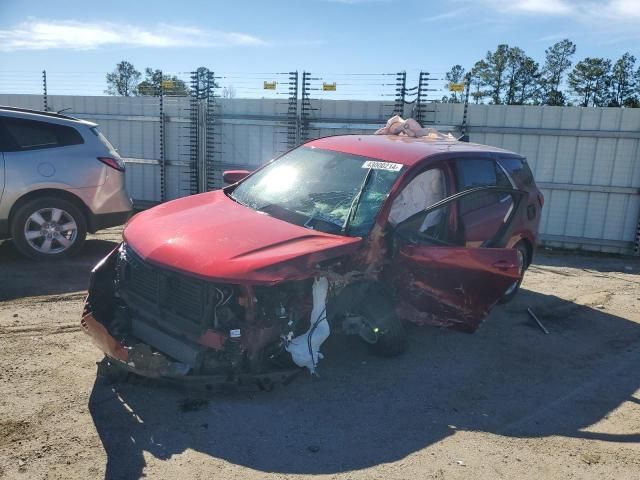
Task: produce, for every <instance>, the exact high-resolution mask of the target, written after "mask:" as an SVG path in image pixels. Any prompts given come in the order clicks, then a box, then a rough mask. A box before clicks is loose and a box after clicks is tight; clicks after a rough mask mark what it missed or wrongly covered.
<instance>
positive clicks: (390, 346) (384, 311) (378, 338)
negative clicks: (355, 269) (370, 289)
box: [354, 294, 407, 357]
mask: <svg viewBox="0 0 640 480" xmlns="http://www.w3.org/2000/svg"><path fill="white" fill-rule="evenodd" d="M354 310H355V311H354V313H356V314H357V315H360V316H361V317H362V320H363V323H364V325H365V329H366V330H368V331H366V332H362V333H361V334H360V336H361V337H362V338H363V339H364V340H365V341H366V342H367V343H368V344H369V345H370V346H371V349H372V351H373V352H374V353H375V354H376V355H380V356H381V357H397V356H398V355H401V354H402V353H404V351H405V350H406V349H407V333H406V331H405V329H404V326H403V325H402V321H401V320H400V319H399V318H398V317H397V315H396V313H395V310H394V308H393V303H392V302H391V301H390V300H389V299H387V298H386V297H385V296H382V295H378V296H374V295H373V294H370V295H367V296H366V297H365V299H364V301H363V302H362V304H361V305H358V307H357V308H355V309H354Z"/></svg>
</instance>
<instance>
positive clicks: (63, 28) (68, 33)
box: [0, 19, 266, 51]
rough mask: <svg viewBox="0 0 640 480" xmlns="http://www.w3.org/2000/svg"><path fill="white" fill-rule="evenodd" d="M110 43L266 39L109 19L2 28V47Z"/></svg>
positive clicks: (211, 43)
mask: <svg viewBox="0 0 640 480" xmlns="http://www.w3.org/2000/svg"><path fill="white" fill-rule="evenodd" d="M109 45H118V46H129V47H153V48H162V47H225V46H260V45H266V42H265V41H264V40H262V39H260V38H258V37H255V36H253V35H249V34H247V33H239V32H223V31H218V30H203V29H200V28H195V27H185V26H179V25H170V24H159V25H157V26H155V27H154V28H143V27H139V26H136V25H125V24H115V23H109V22H78V21H75V20H62V21H58V20H37V19H29V20H27V21H26V22H22V23H19V24H17V25H15V26H13V27H11V28H7V29H0V50H4V51H12V50H45V49H51V48H62V49H72V50H91V49H95V48H99V47H105V46H109Z"/></svg>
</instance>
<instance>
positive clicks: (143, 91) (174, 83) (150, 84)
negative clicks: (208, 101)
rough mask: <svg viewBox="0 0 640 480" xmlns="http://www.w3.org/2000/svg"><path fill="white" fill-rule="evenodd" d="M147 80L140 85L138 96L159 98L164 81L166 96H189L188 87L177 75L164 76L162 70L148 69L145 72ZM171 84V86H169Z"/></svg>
mask: <svg viewBox="0 0 640 480" xmlns="http://www.w3.org/2000/svg"><path fill="white" fill-rule="evenodd" d="M144 73H145V76H146V78H145V79H144V80H143V81H142V82H140V83H139V84H138V94H139V95H144V96H157V95H159V94H160V88H161V86H162V82H163V81H164V83H165V87H164V89H163V93H164V94H165V95H175V96H186V95H188V94H189V90H188V89H187V85H186V84H185V82H184V81H183V80H180V79H179V78H178V77H176V76H175V75H163V74H162V71H161V70H158V69H156V70H154V69H152V68H149V67H147V68H146V69H145V71H144ZM167 84H169V85H167Z"/></svg>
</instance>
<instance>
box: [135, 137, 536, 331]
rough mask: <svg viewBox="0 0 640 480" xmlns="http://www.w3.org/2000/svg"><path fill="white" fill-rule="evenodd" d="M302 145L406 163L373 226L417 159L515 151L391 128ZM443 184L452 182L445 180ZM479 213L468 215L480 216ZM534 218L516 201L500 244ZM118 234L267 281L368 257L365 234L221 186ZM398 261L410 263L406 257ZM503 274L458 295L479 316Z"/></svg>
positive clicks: (527, 234) (144, 248) (525, 233)
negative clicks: (258, 206) (259, 206)
mask: <svg viewBox="0 0 640 480" xmlns="http://www.w3.org/2000/svg"><path fill="white" fill-rule="evenodd" d="M305 146H307V147H311V148H321V149H325V150H334V151H339V152H344V153H350V154H355V155H362V156H366V157H370V158H375V159H379V160H383V161H392V162H396V163H402V164H403V165H406V166H407V167H409V168H406V169H404V171H403V173H402V175H401V176H400V178H399V179H398V181H397V182H396V183H395V185H394V186H393V188H392V189H391V192H390V194H389V198H388V199H387V201H386V202H385V203H384V205H383V207H382V208H381V211H380V214H379V215H378V218H377V221H376V224H377V226H378V227H379V228H382V227H383V226H384V225H385V223H386V218H387V216H388V213H389V209H390V206H391V204H392V203H393V200H394V199H395V197H396V196H397V195H398V194H399V192H400V191H401V190H402V188H403V187H404V186H405V185H406V184H408V183H409V181H410V180H411V179H412V178H413V177H415V175H416V174H417V173H418V172H419V171H421V170H422V169H423V168H424V167H426V166H429V165H435V164H445V163H446V161H447V160H449V159H457V158H466V157H472V158H492V159H499V158H500V157H501V156H506V157H514V156H517V155H516V154H514V153H512V152H508V151H506V150H502V149H499V148H495V147H489V146H486V145H478V144H471V143H463V142H452V141H448V140H425V139H421V138H410V137H401V136H393V135H389V136H386V135H366V136H360V135H348V136H335V137H326V138H321V139H317V140H313V141H311V142H308V143H307V144H306V145H305ZM452 176H453V174H452V173H451V172H449V177H450V178H452ZM450 187H451V188H454V187H453V185H451V186H450ZM538 193H539V191H538V190H537V188H536V187H535V184H534V185H533V187H532V188H530V189H529V191H527V195H528V196H529V197H531V198H527V200H526V201H527V202H531V201H533V200H534V199H537V194H538ZM536 201H537V200H536ZM501 215H502V214H500V215H498V216H501ZM481 220H482V219H478V220H476V221H480V223H481ZM538 222H539V215H536V218H535V219H534V220H529V219H527V218H526V209H521V212H519V213H518V214H517V216H516V218H514V220H513V228H512V230H513V233H512V235H511V236H510V238H509V239H508V241H507V242H506V244H505V247H507V248H509V249H510V248H512V247H513V246H514V245H515V244H516V243H517V242H519V241H523V240H524V241H526V242H528V246H529V247H530V248H531V249H533V247H535V245H536V232H537V224H538ZM124 240H125V242H127V244H128V245H129V246H130V247H131V248H133V249H134V250H135V252H136V253H137V254H139V255H140V256H141V257H142V258H143V259H144V260H146V261H148V262H150V263H153V264H156V265H158V266H163V267H165V268H169V269H173V270H176V271H180V272H183V273H187V274H189V275H193V276H197V277H200V278H204V279H209V280H216V281H228V282H232V283H239V284H246V285H269V284H276V283H278V282H282V281H287V280H297V279H303V278H308V277H309V276H312V275H313V274H314V271H315V267H316V265H317V264H318V263H319V262H322V261H324V260H328V259H331V258H337V257H343V256H345V255H347V256H348V255H353V254H355V253H356V252H358V251H359V253H360V255H359V257H361V258H362V257H364V258H365V259H366V260H364V263H366V262H367V261H371V255H367V250H370V249H371V248H372V245H371V243H372V242H371V240H370V239H368V240H367V241H364V242H363V241H362V239H360V238H357V237H356V238H354V237H345V236H339V235H331V234H327V233H323V232H318V231H314V230H309V229H307V228H304V227H300V226H297V225H293V224H290V223H288V222H285V221H283V220H279V219H276V218H273V217H271V216H269V215H266V214H264V213H261V212H257V211H255V210H252V209H251V208H248V207H245V206H242V205H239V204H238V203H236V202H235V201H233V200H232V199H230V198H229V197H228V196H227V195H226V194H225V192H224V191H223V190H218V191H215V192H208V193H204V194H200V195H194V196H190V197H185V198H181V199H178V200H174V201H172V202H168V203H166V204H163V205H159V206H157V207H155V208H153V209H150V210H147V211H145V212H142V213H140V214H138V215H136V216H135V217H134V218H133V219H131V220H130V221H129V223H128V224H127V226H126V228H125V231H124ZM476 243H477V242H476ZM474 246H477V245H474ZM426 250H428V251H430V252H439V253H443V252H444V250H443V247H428V248H426ZM464 250H465V249H462V250H457V251H456V256H457V261H459V262H463V261H464V257H465V256H464V255H462V252H463V251H464ZM485 250H486V253H482V254H481V253H480V252H482V250H477V251H476V257H478V256H480V257H481V256H486V257H487V258H486V259H485V260H486V262H485V263H487V262H491V263H493V262H494V257H495V255H497V254H499V253H500V252H501V250H499V249H485ZM501 254H502V255H503V256H504V255H507V256H509V255H510V253H509V252H504V251H502V253H501ZM405 257H406V255H405ZM409 257H410V256H409ZM406 260H407V259H406V258H405V260H404V261H403V262H401V263H406ZM414 261H415V262H416V265H417V264H418V263H419V261H418V258H415V259H414ZM509 261H510V263H512V264H514V265H515V262H516V260H515V257H513V258H512V257H509V258H508V259H507V263H509ZM355 263H356V265H355V267H356V268H358V267H359V268H362V269H364V268H366V267H367V265H363V261H362V260H361V261H360V262H355ZM358 263H360V265H358ZM453 266H455V261H454V262H449V264H448V265H447V268H452V267H453ZM442 267H443V266H442V265H439V266H437V267H436V266H435V264H434V265H430V266H425V268H426V270H430V269H431V268H436V269H437V270H438V272H439V273H438V279H440V278H443V277H442V276H441V275H440V273H441V272H442V270H441V268H442ZM481 267H482V264H481V263H479V262H476V264H475V268H478V269H479V271H483V268H481ZM406 269H407V271H410V270H411V268H410V267H409V265H407V266H406ZM465 270H466V271H465ZM473 270H474V266H473V265H470V266H467V267H466V268H463V269H462V271H460V270H456V269H455V268H454V269H453V271H455V272H456V273H455V276H456V277H458V278H464V277H465V276H466V278H467V279H468V278H469V277H468V272H469V271H473ZM485 270H486V269H485ZM503 273H505V272H503ZM506 274H507V277H506V278H502V279H501V278H500V277H499V276H496V275H491V274H490V273H488V272H486V271H485V272H484V274H480V275H479V277H480V278H478V284H484V286H483V288H482V292H483V293H484V296H483V295H481V294H478V295H472V296H470V297H469V296H468V297H466V300H465V302H468V301H473V302H475V303H476V304H477V305H476V306H475V308H474V309H472V311H473V312H475V315H476V317H480V320H481V319H482V318H483V317H484V316H485V315H486V313H487V311H488V309H489V308H490V306H491V305H493V303H495V301H496V300H497V299H498V298H499V297H500V293H501V292H502V291H504V290H505V289H506V286H508V284H509V282H512V281H513V278H515V276H517V274H514V273H513V272H508V271H507V272H506ZM508 274H511V275H508ZM483 275H484V277H483ZM401 277H402V276H401ZM475 277H478V276H474V278H475ZM503 277H504V275H503ZM436 280H437V279H436V278H432V282H431V284H432V286H431V289H434V291H440V292H445V291H447V289H448V288H450V287H451V285H450V284H449V283H447V286H446V287H444V286H443V287H442V288H438V286H437V285H438V283H439V282H438V281H436ZM487 282H488V284H490V285H492V289H491V290H492V293H491V295H487V294H488V293H489V292H488V287H487ZM467 283H469V282H468V281H467ZM505 285H506V286H505ZM471 290H473V288H472V289H471ZM443 295H444V297H446V294H444V293H443ZM444 297H443V298H444ZM472 298H473V299H475V300H472ZM418 303H419V304H420V303H421V302H418ZM436 303H438V302H435V301H430V302H429V301H427V302H426V304H424V305H422V306H421V307H418V306H417V305H414V307H417V308H419V310H421V311H422V310H424V308H425V307H426V305H427V304H428V305H430V306H429V308H430V310H429V311H430V312H432V313H431V316H433V315H434V313H433V312H434V311H438V310H441V308H440V307H438V306H437V305H436ZM454 303H455V302H454ZM449 310H451V309H449ZM469 312H470V311H469V310H465V309H464V308H463V309H461V310H460V311H459V312H458V314H457V321H453V320H451V318H452V317H451V315H452V314H451V312H449V314H448V317H447V320H445V319H442V320H440V321H436V322H431V323H437V324H439V325H444V324H447V325H454V324H457V323H465V324H468V327H469V328H467V329H469V330H474V329H475V328H476V327H477V325H478V324H479V323H480V320H477V319H476V320H474V321H472V320H471V319H470V315H471V314H470V313H469Z"/></svg>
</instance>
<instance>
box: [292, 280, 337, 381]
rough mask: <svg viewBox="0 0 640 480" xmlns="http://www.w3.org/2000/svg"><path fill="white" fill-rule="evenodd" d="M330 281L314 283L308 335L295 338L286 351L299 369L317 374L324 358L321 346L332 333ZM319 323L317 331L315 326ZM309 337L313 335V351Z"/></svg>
mask: <svg viewBox="0 0 640 480" xmlns="http://www.w3.org/2000/svg"><path fill="white" fill-rule="evenodd" d="M328 291H329V281H328V280H327V278H326V277H321V278H317V279H316V280H315V281H314V282H313V288H312V295H313V308H312V310H311V318H310V326H309V330H307V331H306V333H304V334H302V335H300V336H298V337H296V338H294V339H293V340H291V342H290V343H289V344H288V345H287V347H286V349H287V351H288V352H289V353H290V354H291V359H292V360H293V361H294V363H295V364H296V365H298V366H299V367H306V368H308V369H309V371H310V372H311V373H315V371H316V365H317V364H318V360H320V359H321V358H322V354H321V353H320V346H321V345H322V343H323V342H324V341H325V340H326V339H327V337H328V336H329V334H330V333H331V329H330V327H329V322H328V321H327V305H326V303H327V292H328ZM316 323H317V326H316V327H315V329H314V328H313V327H314V325H315V324H316ZM309 335H311V349H309Z"/></svg>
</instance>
